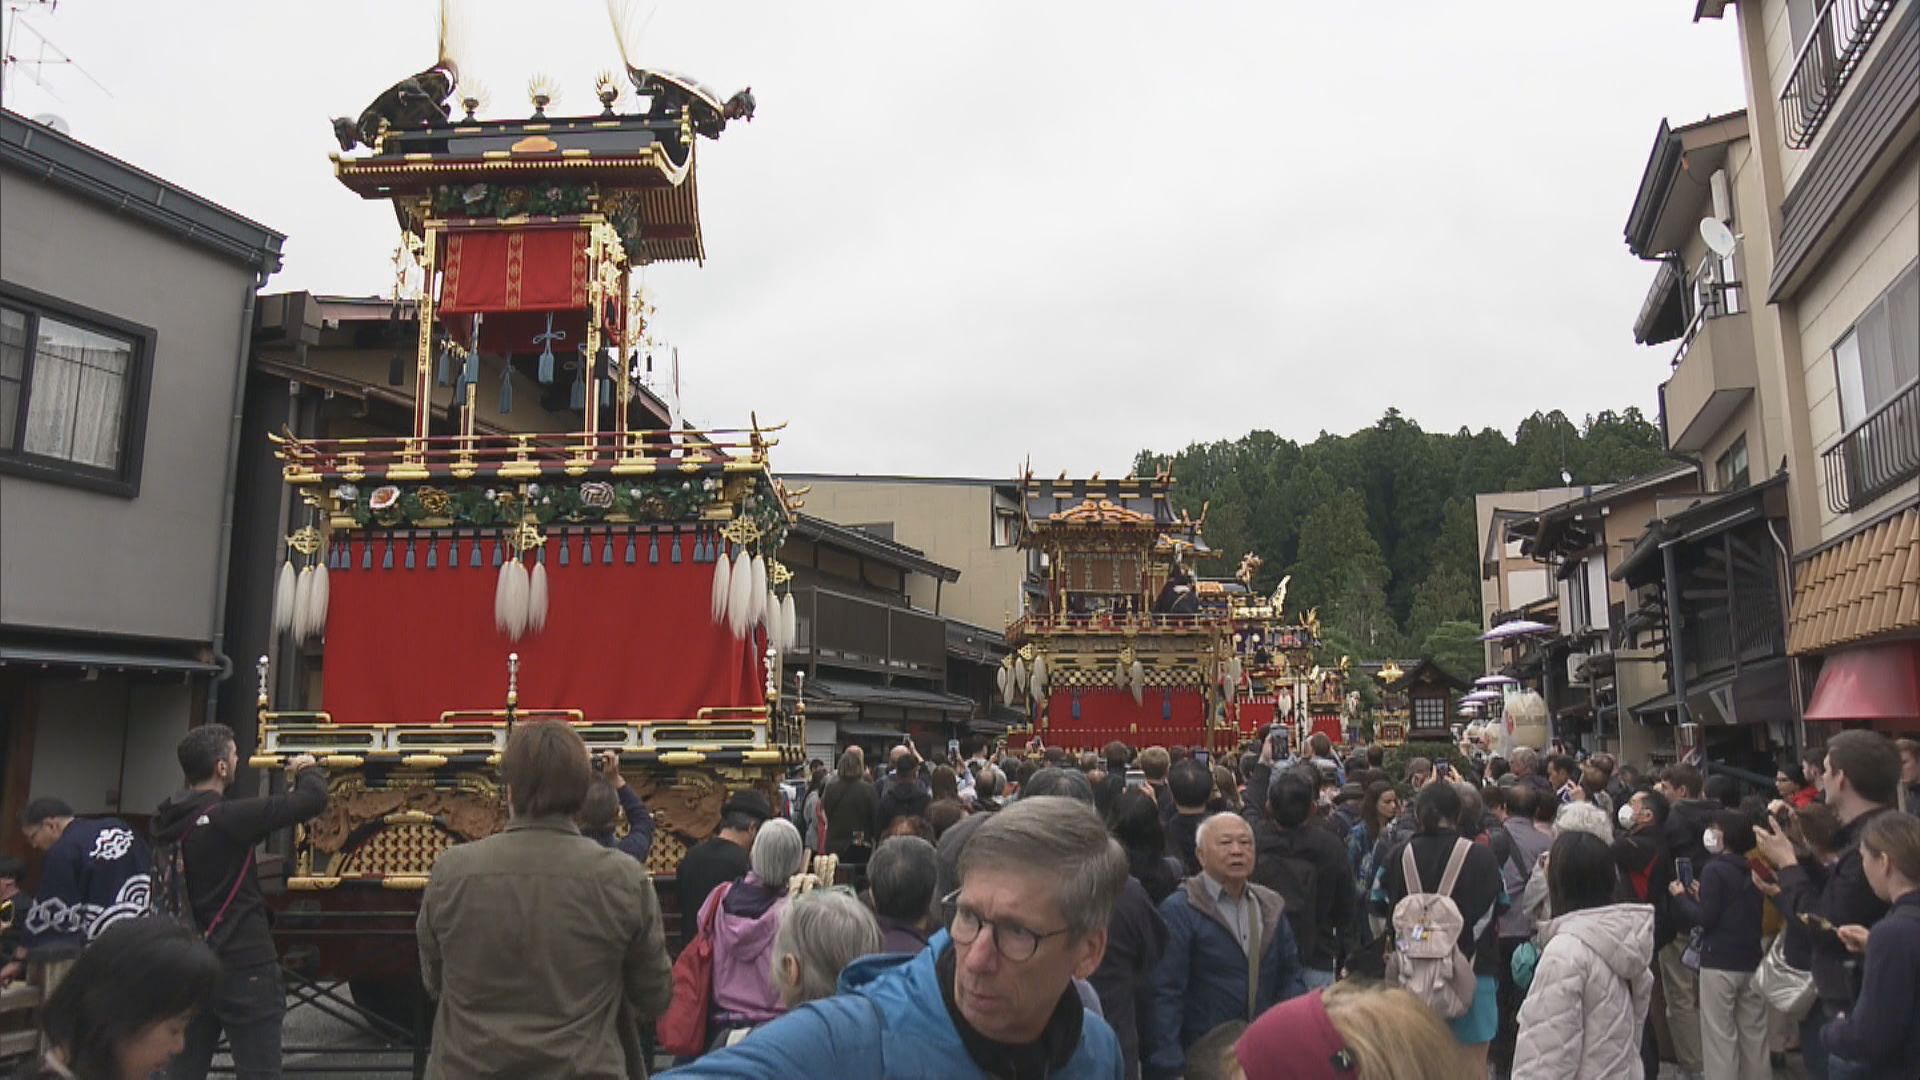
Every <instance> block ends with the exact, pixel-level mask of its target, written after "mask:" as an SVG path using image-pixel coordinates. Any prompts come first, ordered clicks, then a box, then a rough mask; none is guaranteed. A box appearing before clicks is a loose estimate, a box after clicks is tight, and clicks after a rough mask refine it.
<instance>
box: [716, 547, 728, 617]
mask: <svg viewBox="0 0 1920 1080" xmlns="http://www.w3.org/2000/svg"><path fill="white" fill-rule="evenodd" d="M732 566H733V564H732V563H731V562H729V561H728V560H727V556H726V553H724V552H722V553H721V555H720V557H719V558H717V559H715V560H713V621H714V622H723V621H725V619H726V617H727V593H728V591H729V588H730V586H731V585H732V581H733V575H732V574H730V573H728V571H729V570H730V569H731V568H732Z"/></svg>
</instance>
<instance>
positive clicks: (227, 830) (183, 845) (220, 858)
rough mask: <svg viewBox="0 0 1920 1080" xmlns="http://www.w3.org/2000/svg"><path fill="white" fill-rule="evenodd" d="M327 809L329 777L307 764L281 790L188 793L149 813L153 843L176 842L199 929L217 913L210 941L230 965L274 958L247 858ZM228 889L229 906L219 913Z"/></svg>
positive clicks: (256, 874) (263, 901) (257, 883)
mask: <svg viewBox="0 0 1920 1080" xmlns="http://www.w3.org/2000/svg"><path fill="white" fill-rule="evenodd" d="M326 808H327V774H326V772H325V771H324V770H321V769H319V768H317V767H309V768H306V769H302V770H301V771H300V774H299V775H298V776H295V777H294V779H293V786H292V789H291V790H289V791H287V792H285V793H283V794H280V795H267V796H264V797H261V798H253V799H223V798H221V797H220V796H219V795H216V794H214V793H213V792H211V791H191V790H189V791H182V792H179V793H177V794H175V795H173V796H172V797H170V798H169V799H167V801H166V802H163V803H161V804H160V809H159V810H158V811H156V812H155V813H154V816H153V842H154V843H155V844H173V843H179V844H180V850H181V856H182V858H183V860H184V861H185V863H186V867H187V894H188V896H189V898H190V899H191V900H192V901H193V918H194V922H196V923H197V924H199V926H200V927H201V928H202V929H203V930H204V929H206V928H207V927H208V926H209V925H211V924H212V922H213V920H214V918H215V917H216V916H219V918H220V925H219V926H217V927H214V929H213V935H212V937H211V938H209V939H208V941H209V944H211V945H212V946H213V949H214V951H215V952H217V953H219V954H220V961H221V963H223V964H225V965H226V966H227V967H228V968H229V969H236V968H247V967H253V966H256V965H260V964H272V963H275V962H277V961H278V959H279V955H278V953H276V952H275V951H274V947H273V932H272V930H271V929H270V928H269V926H268V924H267V905H266V899H265V898H264V897H262V896H261V895H260V875H259V872H258V870H257V868H256V864H254V863H253V862H250V861H249V860H248V858H247V856H248V855H249V854H251V853H252V851H253V848H254V845H256V844H258V843H260V841H262V840H264V839H266V838H267V837H268V836H270V835H272V834H273V833H275V832H277V831H279V830H281V829H285V828H290V827H292V826H294V825H297V824H299V823H300V822H303V821H308V820H310V819H312V818H314V817H316V816H318V815H319V813H320V811H322V810H325V809H326ZM182 837H185V839H184V840H182ZM236 878H237V879H238V881H239V888H238V890H237V891H236V890H235V888H234V883H235V880H236ZM229 894H231V895H232V896H233V904H232V905H231V906H230V907H228V908H227V911H226V914H225V915H221V914H220V908H221V906H222V905H224V904H226V903H227V896H228V895H229Z"/></svg>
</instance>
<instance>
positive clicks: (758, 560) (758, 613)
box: [747, 555, 767, 625]
mask: <svg viewBox="0 0 1920 1080" xmlns="http://www.w3.org/2000/svg"><path fill="white" fill-rule="evenodd" d="M752 566H753V617H752V618H750V619H748V620H747V623H748V624H749V625H753V624H757V623H759V622H760V621H761V620H762V619H764V618H766V615H767V560H766V556H764V555H755V556H754V557H753V563H752Z"/></svg>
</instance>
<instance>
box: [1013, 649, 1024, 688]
mask: <svg viewBox="0 0 1920 1080" xmlns="http://www.w3.org/2000/svg"><path fill="white" fill-rule="evenodd" d="M1013 692H1014V693H1016V694H1024V693H1026V692H1027V662H1026V661H1025V660H1022V659H1020V658H1018V657H1015V658H1014V661H1013Z"/></svg>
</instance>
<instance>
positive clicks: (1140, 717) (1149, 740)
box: [1041, 689, 1207, 750]
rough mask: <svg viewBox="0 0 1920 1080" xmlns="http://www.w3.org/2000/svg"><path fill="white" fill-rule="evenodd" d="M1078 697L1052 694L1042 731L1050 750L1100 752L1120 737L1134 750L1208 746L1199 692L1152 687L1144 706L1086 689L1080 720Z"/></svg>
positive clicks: (1128, 698)
mask: <svg viewBox="0 0 1920 1080" xmlns="http://www.w3.org/2000/svg"><path fill="white" fill-rule="evenodd" d="M1075 696H1076V695H1075V693H1074V692H1073V691H1071V690H1055V691H1053V692H1052V693H1051V694H1050V695H1049V696H1048V701H1047V727H1046V730H1045V731H1044V732H1042V733H1041V738H1042V739H1043V740H1044V741H1045V742H1046V744H1047V745H1048V746H1060V747H1065V748H1067V749H1076V750H1098V749H1100V748H1101V747H1103V746H1105V745H1106V744H1107V743H1109V742H1112V741H1114V740H1115V739H1118V740H1119V741H1121V742H1123V743H1126V744H1127V745H1128V746H1135V747H1140V746H1155V745H1160V746H1164V745H1166V744H1168V743H1173V744H1177V745H1180V746H1204V745H1206V743H1207V702H1206V698H1205V697H1203V696H1202V695H1201V693H1200V691H1198V690H1194V689H1177V690H1157V689H1150V690H1148V691H1147V692H1146V694H1145V696H1144V697H1143V698H1142V699H1141V703H1140V704H1139V705H1135V704H1134V703H1133V695H1132V694H1130V693H1127V692H1125V691H1115V690H1082V691H1080V692H1079V694H1078V697H1079V699H1080V716H1079V718H1078V719H1076V718H1075V717H1074V715H1073V700H1074V697H1075ZM1169 706H1170V707H1171V716H1170V717H1169V716H1168V715H1167V713H1168V709H1169Z"/></svg>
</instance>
